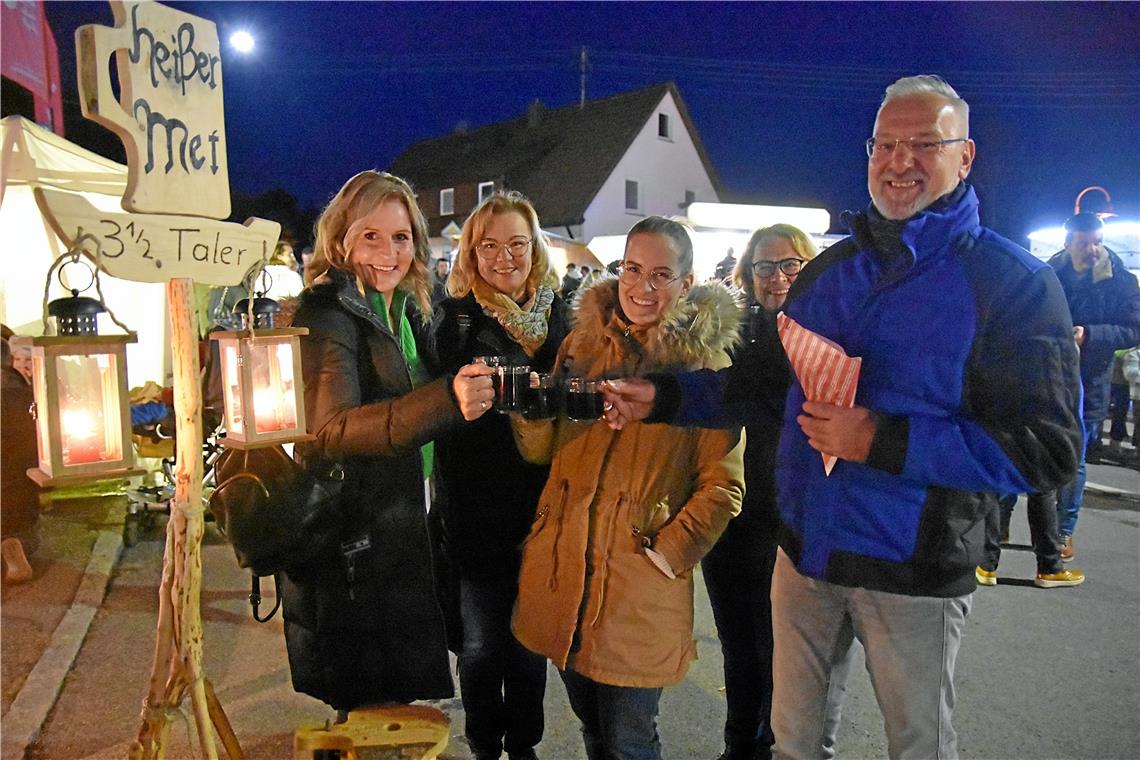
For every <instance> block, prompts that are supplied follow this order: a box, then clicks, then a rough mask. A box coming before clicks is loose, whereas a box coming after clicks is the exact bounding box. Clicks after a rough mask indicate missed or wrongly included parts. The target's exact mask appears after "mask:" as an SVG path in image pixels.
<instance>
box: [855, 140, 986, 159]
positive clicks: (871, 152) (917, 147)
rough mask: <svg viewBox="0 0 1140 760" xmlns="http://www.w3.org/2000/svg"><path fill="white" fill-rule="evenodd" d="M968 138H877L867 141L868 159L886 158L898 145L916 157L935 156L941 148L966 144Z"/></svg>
mask: <svg viewBox="0 0 1140 760" xmlns="http://www.w3.org/2000/svg"><path fill="white" fill-rule="evenodd" d="M968 139H969V138H968V137H954V138H952V139H950V140H930V139H926V138H921V139H920V138H917V137H908V138H906V139H905V140H880V139H879V138H877V137H870V138H868V139H867V142H866V145H867V157H868V158H887V157H888V156H892V155H894V152H895V150H896V149H897V148H898V147H899V145H900V144H905V145H906V147H908V148H910V152H911V153H913V154H914V155H916V156H935V155H938V154H939V153H941V152H942V147H943V146H945V145H950V144H951V143H960V142H966V140H968Z"/></svg>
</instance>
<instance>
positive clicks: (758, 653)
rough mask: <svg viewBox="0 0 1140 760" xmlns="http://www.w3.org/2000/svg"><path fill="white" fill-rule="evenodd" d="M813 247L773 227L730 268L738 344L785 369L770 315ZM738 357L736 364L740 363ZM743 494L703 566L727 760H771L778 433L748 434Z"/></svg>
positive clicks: (756, 236)
mask: <svg viewBox="0 0 1140 760" xmlns="http://www.w3.org/2000/svg"><path fill="white" fill-rule="evenodd" d="M815 256H816V247H815V244H814V243H813V242H812V240H811V238H810V237H808V236H807V235H806V234H805V233H804V232H803V231H802V230H800V229H798V228H796V227H793V226H792V225H790V224H774V225H772V226H771V227H765V228H763V229H760V230H757V231H756V232H755V233H753V235H752V237H751V238H750V239H749V241H748V245H747V247H746V248H745V249H744V254H743V255H742V256H741V257H740V261H738V262H737V264H736V269H735V271H734V272H733V282H734V283H735V284H736V285H737V286H738V287H739V288H740V289H741V290H742V291H744V295H745V297H746V300H747V302H746V304H745V309H746V312H747V317H746V320H745V323H744V326H743V329H742V330H741V333H742V343H743V344H744V345H749V347H750V350H751V351H752V352H754V353H755V352H756V349H760V351H759V355H761V356H764V357H765V361H769V360H770V361H774V362H778V361H781V359H780V358H779V357H780V356H781V355H782V351H781V349H780V346H779V338H778V336H777V334H776V314H777V313H778V312H779V311H780V310H782V309H783V307H784V301H785V300H786V299H787V297H788V291H789V290H790V289H791V287H792V284H793V283H794V282H795V281H796V278H797V277H798V276H799V274H800V272H801V271H802V270H803V268H804V266H806V265H807V263H808V262H809V261H811V260H812V259H813V258H815ZM738 353H739V352H734V357H733V358H734V360H739V358H740V357H739V356H736V355H735V354H738ZM745 430H746V432H747V441H748V443H747V449H746V450H745V453H744V478H745V483H746V484H747V488H746V489H745V492H744V504H743V506H742V508H741V511H740V516H739V517H737V518H736V519H735V520H733V521H732V522H731V523H729V525H728V528H727V529H726V530H725V532H724V535H723V536H721V538H720V540H719V541H717V544H716V546H714V547H713V549H712V551H710V552H709V554H708V556H706V557H705V558H704V560H703V561H702V562H701V569H702V571H703V574H704V578H705V588H707V589H708V592H709V602H710V603H711V605H712V610H713V618H714V619H715V621H716V630H717V636H718V638H719V639H720V646H721V652H722V653H723V655H724V683H725V696H726V697H727V702H728V713H727V717H726V719H725V724H724V745H725V750H724V754H723V755H722V756H721V757H722V758H723V760H754V759H755V758H760V757H764V758H766V757H768V756H769V754H770V752H771V747H772V744H773V742H774V738H773V736H772V729H771V727H770V726H769V714H770V710H771V705H772V608H771V602H770V600H769V598H768V597H769V591H770V589H771V585H772V567H773V564H774V563H775V560H776V528H777V525H778V524H779V518H778V516H777V511H776V490H775V483H774V477H775V467H776V442H777V441H776V435H775V433H776V429H774V428H772V427H771V426H770V425H759V424H757V425H752V424H748V425H746V426H745ZM834 681H835V683H836V687H835V689H834V690H833V693H834V699H832V700H831V702H830V703H829V706H830V707H832V708H833V709H832V710H831V711H830V712H829V716H830V718H829V723H828V729H829V730H828V732H827V736H825V737H824V746H825V747H830V746H831V745H833V744H834V740H835V731H836V729H838V721H839V708H840V707H841V705H842V693H843V688H844V685H845V684H846V676H845V675H844V676H843V677H842V678H836V679H834Z"/></svg>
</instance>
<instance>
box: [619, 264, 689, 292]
mask: <svg viewBox="0 0 1140 760" xmlns="http://www.w3.org/2000/svg"><path fill="white" fill-rule="evenodd" d="M646 275H649V287H651V288H653V289H654V290H661V288H664V287H666V286H668V285H669V284H670V283H673V282H676V281H677V280H679V279H681V275H679V274H673V272H672V271H670V270H668V269H654V270H653V271H646V270H645V269H642V267H641V265H640V264H633V263H630V262H626V261H623V262H622V263H621V264H619V265H618V268H617V276H618V282H620V283H621V284H622V285H625V286H626V287H627V288H628V287H632V286H634V285H636V284H637V283H639V282H641V281H642V280H643V279H645V276H646Z"/></svg>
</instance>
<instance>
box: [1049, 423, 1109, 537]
mask: <svg viewBox="0 0 1140 760" xmlns="http://www.w3.org/2000/svg"><path fill="white" fill-rule="evenodd" d="M1103 422H1104V421H1103V420H1096V421H1095V422H1088V421H1086V422H1084V423H1082V424H1083V425H1084V432H1085V437H1084V441H1083V442H1082V444H1081V463H1080V464H1079V465H1078V466H1077V477H1076V478H1074V479H1073V480H1071V481H1070V482H1068V483H1066V484H1065V485H1063V486H1061V487H1060V488H1059V489H1058V490H1057V531H1058V532H1059V533H1060V534H1061V536H1071V535H1073V531H1074V530H1076V527H1077V515H1078V514H1079V513H1080V511H1081V500H1082V499H1083V498H1084V495H1085V477H1086V475H1087V470H1086V468H1085V458H1086V456H1087V454H1088V451H1089V449H1090V448H1091V447H1092V445H1093V442H1095V441H1099V440H1100V428H1101V425H1102V424H1103Z"/></svg>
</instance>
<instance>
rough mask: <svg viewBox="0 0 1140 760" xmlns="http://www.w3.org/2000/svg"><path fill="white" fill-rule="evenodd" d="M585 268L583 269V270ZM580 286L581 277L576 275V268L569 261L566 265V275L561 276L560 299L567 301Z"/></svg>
mask: <svg viewBox="0 0 1140 760" xmlns="http://www.w3.org/2000/svg"><path fill="white" fill-rule="evenodd" d="M584 268H585V267H583V269H584ZM581 284H582V275H580V274H579V273H578V267H577V266H575V265H574V262H573V261H571V262H570V263H569V264H567V265H566V274H564V275H562V291H561V292H562V298H563V299H568V298H570V296H572V295H573V294H574V291H575V290H577V289H578V286H579V285H581Z"/></svg>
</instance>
